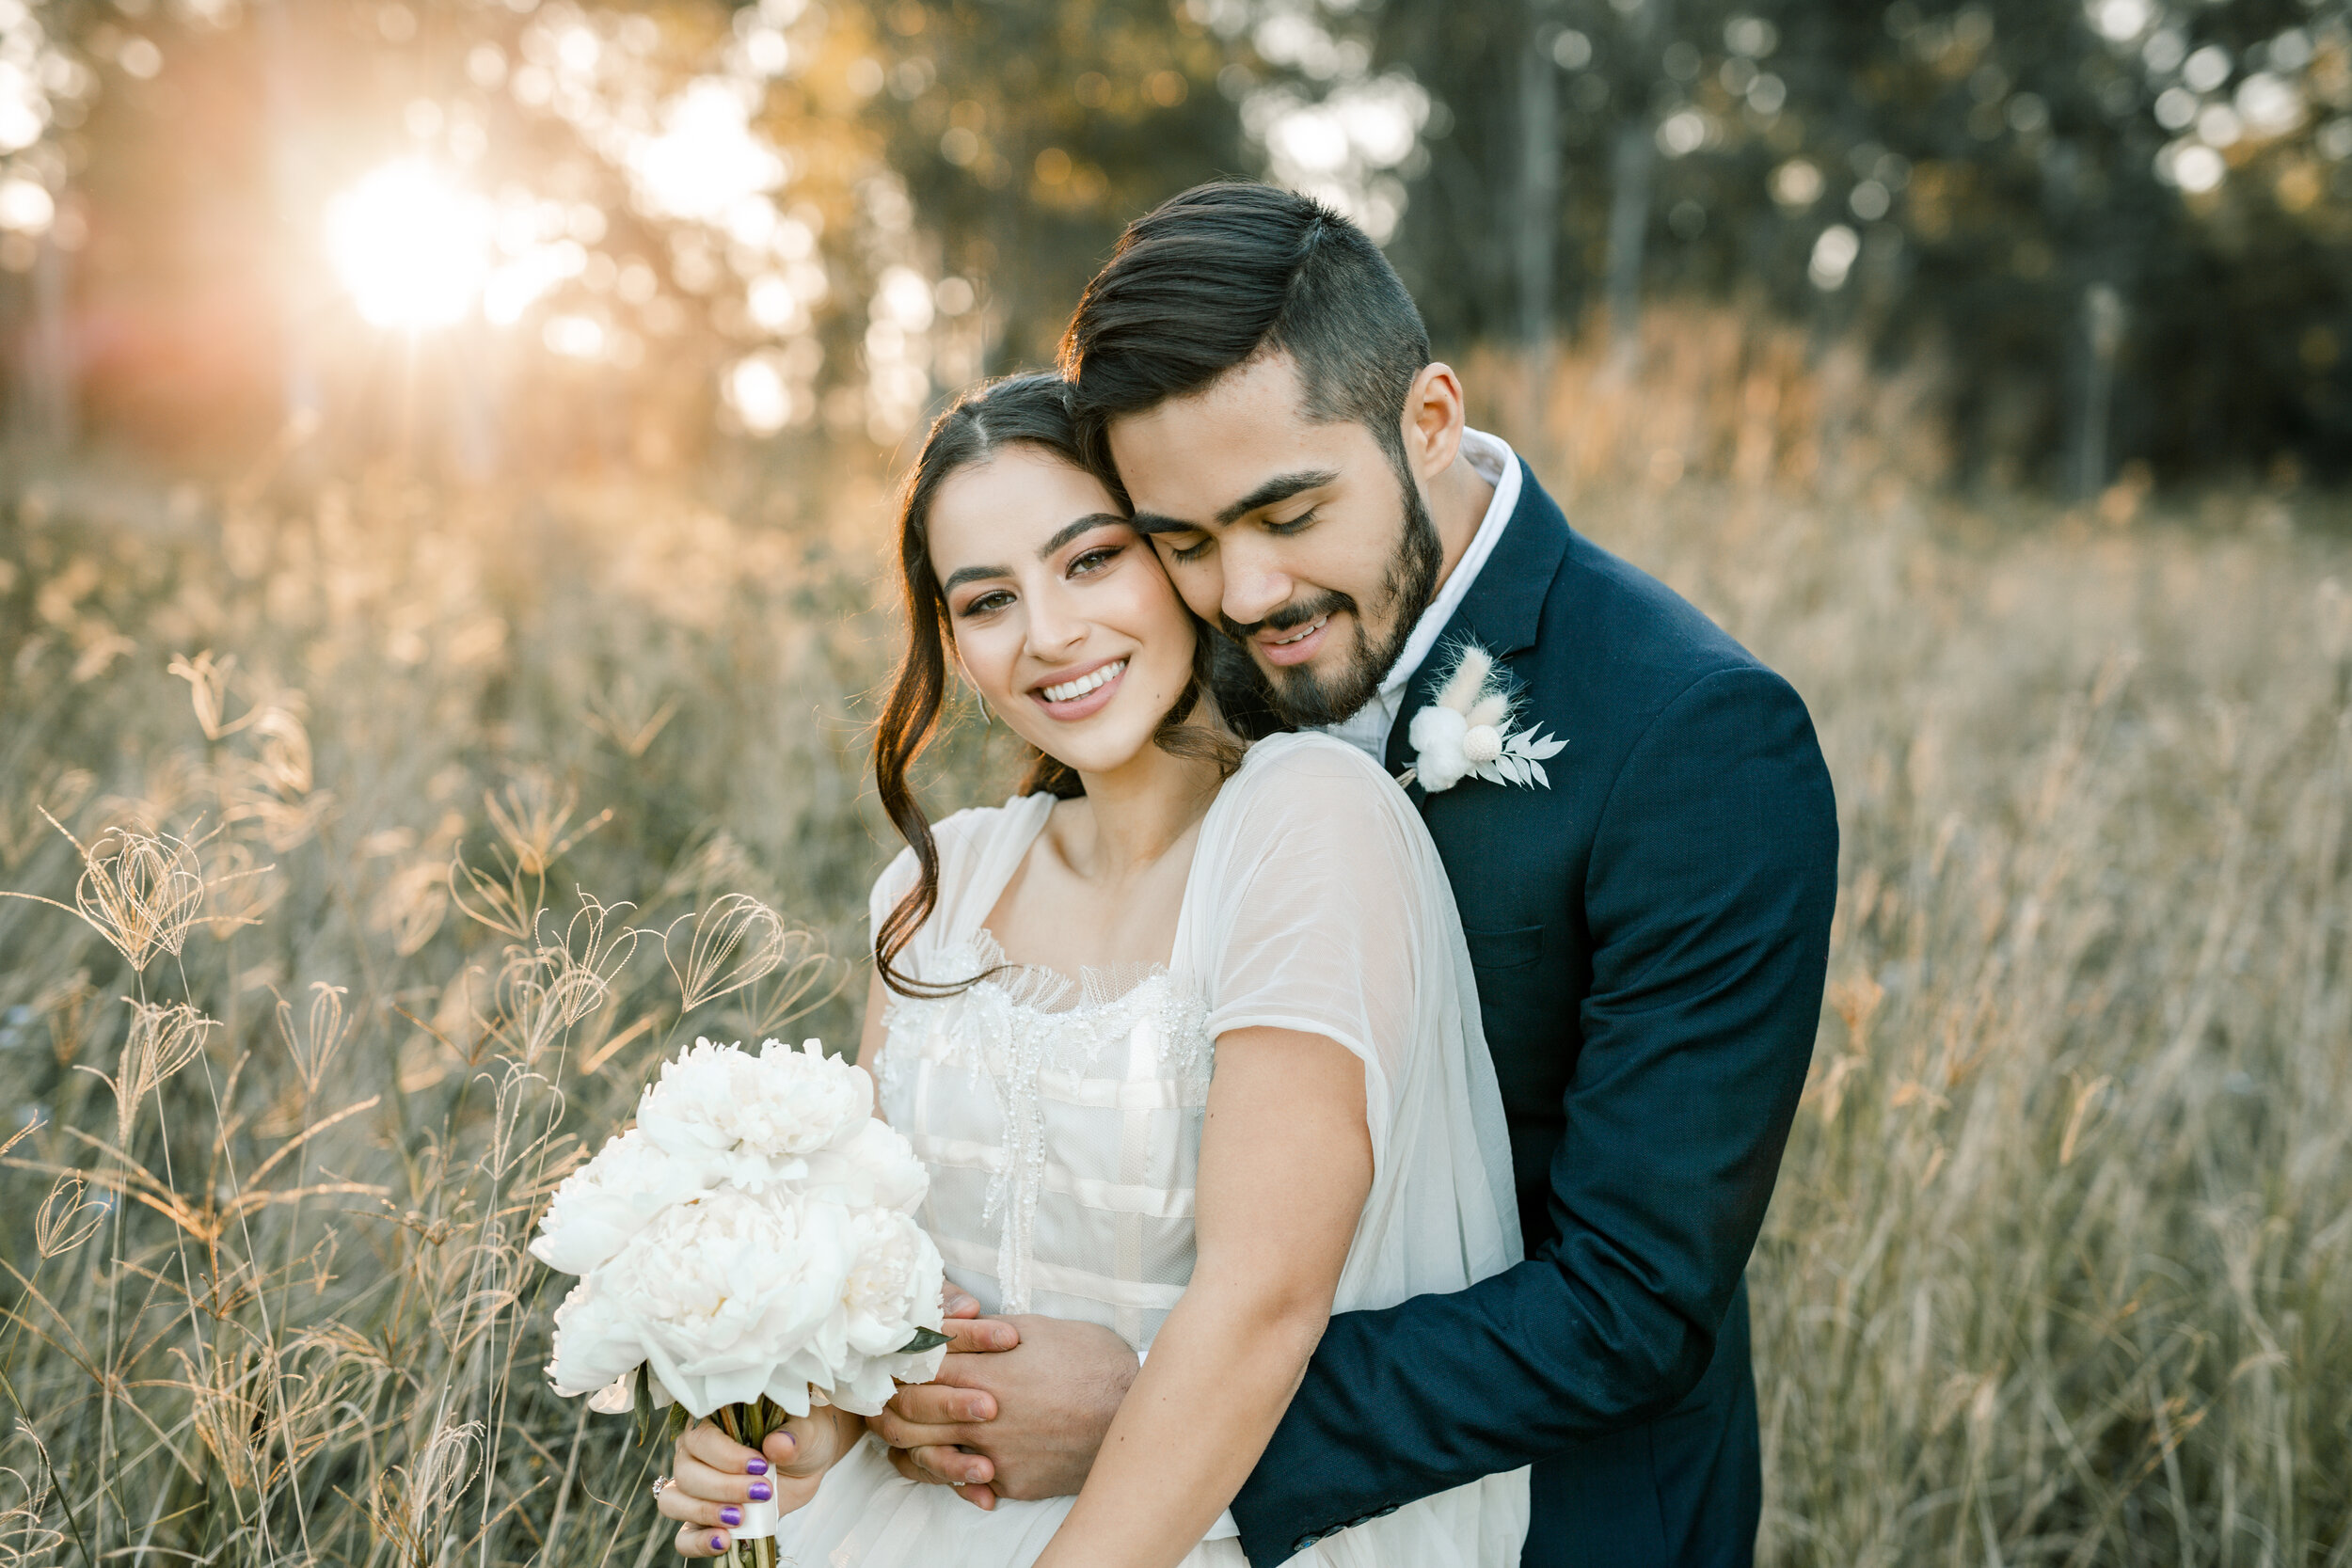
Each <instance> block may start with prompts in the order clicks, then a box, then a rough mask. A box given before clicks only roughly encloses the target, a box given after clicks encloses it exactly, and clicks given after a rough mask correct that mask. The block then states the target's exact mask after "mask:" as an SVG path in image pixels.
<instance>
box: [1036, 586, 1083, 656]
mask: <svg viewBox="0 0 2352 1568" xmlns="http://www.w3.org/2000/svg"><path fill="white" fill-rule="evenodd" d="M1086 639H1087V621H1086V617H1084V616H1083V615H1080V614H1078V613H1077V612H1076V609H1075V607H1073V606H1072V605H1070V604H1067V603H1065V602H1063V601H1062V600H1061V598H1060V595H1058V594H1050V593H1048V594H1038V595H1036V596H1035V597H1033V598H1032V599H1031V600H1030V601H1029V625H1028V631H1027V635H1026V638H1025V641H1026V642H1027V644H1028V651H1029V653H1030V654H1031V655H1033V656H1034V657H1038V658H1041V659H1046V660H1049V661H1050V660H1053V659H1057V658H1063V657H1068V655H1069V654H1070V651H1071V650H1072V649H1073V648H1075V647H1077V646H1078V644H1080V643H1081V642H1084V641H1086Z"/></svg>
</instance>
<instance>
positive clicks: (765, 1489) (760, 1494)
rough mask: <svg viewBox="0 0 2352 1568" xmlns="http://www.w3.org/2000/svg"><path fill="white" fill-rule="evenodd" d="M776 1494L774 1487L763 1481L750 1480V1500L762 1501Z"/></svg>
mask: <svg viewBox="0 0 2352 1568" xmlns="http://www.w3.org/2000/svg"><path fill="white" fill-rule="evenodd" d="M775 1495H776V1489H775V1488H774V1487H772V1486H771V1485H769V1484H768V1483H767V1482H766V1481H754V1482H752V1501H754V1502H755V1503H764V1502H766V1501H767V1500H768V1499H769V1498H771V1497H774V1496H775Z"/></svg>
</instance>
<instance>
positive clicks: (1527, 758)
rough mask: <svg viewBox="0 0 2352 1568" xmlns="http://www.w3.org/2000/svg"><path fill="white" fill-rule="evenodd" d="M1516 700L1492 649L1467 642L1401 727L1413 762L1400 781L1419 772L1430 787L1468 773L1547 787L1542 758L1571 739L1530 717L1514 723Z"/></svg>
mask: <svg viewBox="0 0 2352 1568" xmlns="http://www.w3.org/2000/svg"><path fill="white" fill-rule="evenodd" d="M1517 707H1518V705H1517V703H1516V702H1515V701H1514V700H1513V698H1512V695H1511V688H1510V686H1509V684H1508V682H1507V677H1505V676H1504V674H1503V673H1502V669H1501V668H1500V667H1499V666H1497V665H1496V663H1495V656H1494V655H1492V654H1490V653H1488V652H1487V651H1486V649H1484V648H1482V647H1480V646H1479V645H1478V644H1477V643H1475V642H1464V643H1463V644H1462V645H1461V649H1460V651H1459V653H1458V655H1457V656H1456V659H1455V663H1454V670H1453V673H1450V674H1448V675H1447V676H1446V677H1445V678H1444V679H1443V680H1442V681H1440V682H1439V683H1438V695H1437V699H1436V700H1435V701H1434V702H1432V703H1431V704H1430V705H1428V706H1427V707H1425V708H1422V710H1421V711H1420V712H1419V713H1416V714H1414V715H1413V722H1412V724H1411V726H1410V727H1409V728H1408V729H1406V732H1405V736H1406V739H1407V740H1409V741H1411V742H1412V746H1413V766H1412V767H1411V768H1407V769H1406V771H1405V773H1404V775H1403V777H1402V778H1400V779H1399V780H1398V781H1397V782H1398V783H1400V784H1411V783H1412V782H1413V781H1414V780H1415V779H1419V780H1420V781H1421V787H1422V788H1423V789H1425V790H1427V791H1428V792H1429V793H1430V794H1432V795H1435V794H1437V793H1438V791H1439V790H1441V789H1452V788H1453V787H1454V785H1455V784H1460V783H1461V782H1462V781H1463V780H1464V779H1470V778H1477V779H1485V780H1486V782H1487V783H1488V784H1529V785H1533V784H1541V785H1543V786H1544V787H1545V788H1546V789H1549V788H1550V787H1551V780H1550V778H1549V776H1548V775H1546V774H1545V772H1544V759H1545V758H1546V757H1549V756H1556V755H1558V754H1559V753H1560V752H1562V751H1563V750H1565V748H1566V746H1567V744H1568V743H1567V742H1566V741H1565V740H1555V739H1553V738H1552V737H1551V736H1547V735H1538V734H1537V733H1536V732H1535V727H1534V725H1532V724H1531V725H1529V726H1527V727H1526V728H1524V729H1514V728H1513V727H1512V721H1513V720H1514V719H1516V718H1517V717H1518V714H1517V711H1516V710H1517Z"/></svg>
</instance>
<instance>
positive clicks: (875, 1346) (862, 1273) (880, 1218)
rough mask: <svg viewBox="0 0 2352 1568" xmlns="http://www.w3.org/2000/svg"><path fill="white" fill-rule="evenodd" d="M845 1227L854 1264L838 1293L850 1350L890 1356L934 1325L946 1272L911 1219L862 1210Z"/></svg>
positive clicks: (936, 1252) (889, 1212)
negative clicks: (849, 1234) (853, 1246)
mask: <svg viewBox="0 0 2352 1568" xmlns="http://www.w3.org/2000/svg"><path fill="white" fill-rule="evenodd" d="M850 1229H851V1231H852V1233H853V1234H855V1236H856V1237H857V1261H856V1262H854V1263H852V1264H851V1265H850V1277H849V1279H848V1280H847V1281H846V1282H845V1283H844V1284H843V1286H842V1289H841V1305H842V1307H843V1310H844V1311H846V1312H847V1313H848V1315H849V1340H850V1349H851V1350H853V1351H855V1352H857V1353H858V1354H861V1355H895V1354H898V1350H899V1348H900V1347H901V1346H903V1345H904V1344H905V1343H906V1342H907V1340H908V1339H909V1338H912V1337H913V1336H914V1331H915V1330H916V1329H918V1328H930V1329H936V1328H938V1327H939V1325H940V1323H941V1321H942V1319H941V1316H940V1305H939V1298H940V1291H941V1288H942V1286H944V1285H945V1284H946V1277H945V1274H946V1271H945V1267H944V1265H942V1264H941V1262H940V1259H939V1248H938V1247H936V1246H934V1245H933V1244H932V1243H931V1239H930V1236H929V1235H927V1234H925V1233H924V1230H923V1227H921V1226H919V1225H917V1224H915V1223H914V1219H913V1217H912V1216H910V1215H906V1214H901V1213H898V1212H897V1211H895V1210H890V1209H862V1210H859V1211H858V1212H855V1213H854V1214H852V1215H851V1216H850Z"/></svg>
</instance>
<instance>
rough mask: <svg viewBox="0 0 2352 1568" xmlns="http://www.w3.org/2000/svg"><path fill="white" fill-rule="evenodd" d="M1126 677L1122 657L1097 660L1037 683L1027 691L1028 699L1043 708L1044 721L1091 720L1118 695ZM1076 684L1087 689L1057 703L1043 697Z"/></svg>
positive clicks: (1125, 662) (1124, 663) (1125, 667)
mask: <svg viewBox="0 0 2352 1568" xmlns="http://www.w3.org/2000/svg"><path fill="white" fill-rule="evenodd" d="M1126 678H1127V661H1126V659H1125V658H1123V657H1122V658H1098V659H1096V660H1095V661H1094V662H1093V663H1092V664H1084V665H1080V666H1079V667H1078V668H1076V669H1074V670H1064V671H1060V672H1058V673H1056V674H1055V675H1054V677H1053V678H1052V679H1051V680H1042V681H1040V682H1038V683H1037V684H1036V685H1035V686H1032V687H1031V688H1029V700H1030V701H1031V702H1034V703H1035V704H1037V705H1038V706H1039V707H1040V708H1041V709H1043V710H1044V713H1045V716H1046V717H1047V718H1049V719H1058V720H1060V721H1063V722H1064V723H1071V722H1074V721H1077V720H1080V719H1090V718H1092V717H1093V716H1094V715H1096V714H1098V713H1100V712H1102V711H1103V709H1104V707H1106V706H1107V705H1109V704H1110V700H1111V698H1112V696H1113V695H1114V694H1116V693H1117V692H1118V690H1119V687H1120V682H1122V681H1124V680H1125V679H1126ZM1089 683H1091V684H1089ZM1077 685H1085V686H1086V687H1087V689H1085V690H1084V691H1081V692H1079V693H1077V694H1076V695H1075V696H1071V697H1065V698H1063V699H1061V700H1060V701H1058V702H1057V701H1056V700H1055V699H1053V698H1052V697H1049V696H1047V695H1046V693H1047V692H1049V691H1057V690H1061V689H1066V688H1068V687H1071V686H1077Z"/></svg>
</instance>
